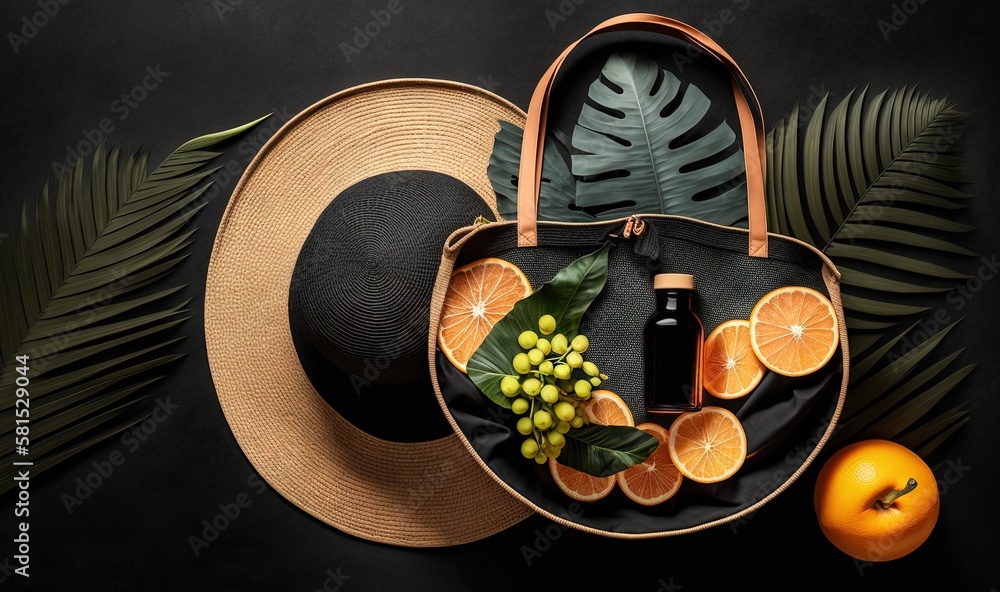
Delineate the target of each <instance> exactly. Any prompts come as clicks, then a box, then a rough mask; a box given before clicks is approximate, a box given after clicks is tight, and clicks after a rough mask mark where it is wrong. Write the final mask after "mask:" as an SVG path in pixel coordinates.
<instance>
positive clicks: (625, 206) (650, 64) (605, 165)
mask: <svg viewBox="0 0 1000 592" xmlns="http://www.w3.org/2000/svg"><path fill="white" fill-rule="evenodd" d="M711 105H712V102H711V101H710V100H709V99H708V97H706V96H705V94H704V93H702V92H701V90H699V89H698V88H697V87H696V86H694V85H692V84H687V85H684V84H682V83H681V81H680V79H678V78H677V77H676V76H675V75H674V74H673V73H671V72H669V71H666V70H664V69H662V68H661V67H660V66H659V65H658V64H657V63H656V61H654V60H653V59H652V58H650V57H648V56H646V55H643V54H638V53H631V52H630V53H615V54H612V55H611V57H610V58H608V61H607V63H606V64H605V66H604V69H603V70H602V72H601V76H600V77H599V78H598V79H597V80H595V81H594V82H593V83H592V84H591V85H590V89H589V101H587V102H586V103H585V104H584V105H583V108H582V109H581V111H580V117H579V120H578V122H577V125H576V127H575V128H574V130H573V148H574V150H575V152H574V154H573V156H572V163H573V166H572V170H573V174H574V175H576V176H577V177H578V178H579V181H578V182H577V186H576V203H577V205H578V206H580V207H582V208H591V207H596V206H602V207H607V206H611V205H613V204H621V205H620V206H619V207H612V208H610V209H605V210H603V211H602V212H601V213H600V214H599V217H601V218H605V219H607V218H616V217H621V216H626V215H629V214H634V213H662V214H675V215H680V216H690V217H693V218H699V219H702V220H706V221H709V222H715V223H719V224H732V223H734V222H736V221H738V220H740V219H741V218H744V217H745V216H746V186H745V184H744V183H743V182H742V176H743V174H744V172H745V170H744V162H743V152H742V151H741V150H739V149H738V148H736V146H735V144H736V134H735V133H734V132H733V130H732V128H730V127H729V125H727V124H725V123H720V124H719V125H717V126H716V127H715V128H714V129H712V130H711V131H708V132H707V133H704V134H703V135H700V136H697V135H696V134H698V133H699V131H698V130H697V128H698V126H699V124H702V123H703V120H704V118H705V116H706V114H707V113H708V111H709V109H710V107H711ZM692 135H696V137H693V138H692V137H691V136H692ZM713 191H715V192H719V193H718V195H715V196H711V193H712V192H713ZM696 198H698V199H696Z"/></svg>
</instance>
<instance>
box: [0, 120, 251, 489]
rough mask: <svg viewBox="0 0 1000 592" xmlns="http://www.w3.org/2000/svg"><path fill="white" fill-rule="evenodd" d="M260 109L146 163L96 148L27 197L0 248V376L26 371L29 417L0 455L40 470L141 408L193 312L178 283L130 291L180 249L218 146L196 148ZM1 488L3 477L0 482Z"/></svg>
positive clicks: (0, 413)
mask: <svg viewBox="0 0 1000 592" xmlns="http://www.w3.org/2000/svg"><path fill="white" fill-rule="evenodd" d="M262 120H263V118H261V119H258V120H257V121H253V122H250V123H248V124H246V125H242V126H239V127H237V128H234V129H230V130H226V131H222V132H218V133H215V134H210V135H207V136H202V137H200V138H196V139H194V140H191V141H189V142H187V143H186V144H184V145H183V146H181V147H180V148H178V149H177V150H175V151H174V152H173V153H172V154H170V155H169V156H168V157H167V158H166V159H165V160H164V161H163V162H162V163H161V164H160V166H158V167H157V168H156V169H155V170H153V171H152V172H151V173H150V172H149V171H148V169H147V156H146V154H145V153H132V154H126V153H124V152H123V151H122V149H121V148H119V147H112V148H111V149H110V150H109V149H106V148H105V146H103V145H102V146H98V147H97V149H96V150H95V152H94V155H93V156H92V157H91V158H90V160H89V163H87V164H85V163H84V162H81V163H80V164H79V165H77V166H76V167H75V168H74V169H72V170H70V169H67V170H65V171H64V172H63V174H62V177H61V178H60V179H59V184H58V189H57V191H56V192H55V196H54V199H53V196H52V194H51V192H50V189H49V186H48V185H46V186H45V188H44V189H43V190H42V192H41V195H40V196H39V197H38V199H37V200H34V207H29V204H28V203H27V202H26V203H25V205H24V208H23V210H22V212H21V216H20V225H19V227H17V228H12V229H11V235H12V236H11V239H10V240H9V241H7V242H6V243H5V248H4V249H3V250H2V251H0V280H2V282H0V357H2V359H3V368H2V370H0V382H2V383H3V384H7V385H10V384H14V383H15V379H16V377H17V376H18V375H19V369H21V368H25V367H26V368H27V370H26V373H27V375H28V379H29V386H28V394H29V395H30V399H29V400H30V408H29V409H30V411H31V418H32V420H33V421H32V423H31V430H30V444H29V446H28V450H29V454H28V455H26V456H18V457H14V455H13V454H9V455H7V456H5V457H4V461H5V463H6V464H5V466H11V462H8V461H13V460H27V461H31V462H33V463H34V465H33V472H34V473H38V472H40V471H41V470H43V469H47V468H50V467H52V466H55V465H57V464H58V463H59V462H62V461H63V460H65V459H67V458H70V457H71V456H72V455H73V454H76V453H77V452H80V451H82V450H85V449H86V448H87V447H89V446H91V445H93V444H96V443H97V442H99V441H101V440H103V439H104V438H106V437H109V436H111V435H113V434H116V433H118V432H120V431H121V430H122V429H124V428H125V427H127V426H128V425H131V423H133V422H134V421H136V419H137V418H141V417H144V414H143V412H141V411H140V412H139V413H125V411H127V410H130V409H133V408H134V407H135V406H136V405H137V404H138V403H139V402H140V401H141V400H142V399H143V398H144V397H146V396H148V395H147V394H146V393H145V389H146V387H148V386H149V385H150V384H152V383H154V382H155V381H156V380H158V379H160V378H162V376H163V374H162V371H163V370H164V369H165V367H166V366H167V365H169V364H171V363H173V362H175V361H176V360H178V359H179V358H180V357H181V355H180V354H167V353H165V351H164V350H167V349H169V348H170V347H171V345H172V344H174V343H175V342H176V341H177V338H174V337H172V336H171V334H170V332H169V331H168V330H169V329H172V328H174V327H176V326H177V325H178V324H180V323H182V322H183V321H185V320H187V319H188V318H189V317H190V315H189V314H188V311H186V310H184V308H183V307H184V306H186V304H187V301H183V302H181V303H178V302H176V300H175V299H174V298H173V296H174V295H175V294H176V293H177V292H178V291H179V290H180V289H181V288H182V287H183V286H171V287H168V288H164V289H156V290H153V291H151V292H150V291H148V290H147V291H146V293H143V294H142V295H138V296H136V295H135V293H136V292H138V291H139V290H140V289H141V288H147V287H150V286H152V285H153V284H155V283H158V282H160V281H162V280H163V279H164V278H165V277H166V276H167V275H168V274H169V273H170V272H171V271H173V270H174V269H175V268H176V267H177V266H178V265H179V264H180V263H181V262H182V261H183V260H184V259H185V258H186V257H187V256H188V247H189V246H190V245H191V242H192V240H193V234H194V229H193V228H191V227H190V226H189V225H190V222H191V220H192V219H193V217H194V216H195V215H196V214H197V213H198V211H200V210H201V208H202V207H203V206H204V203H198V198H199V197H201V195H202V193H203V192H204V191H205V189H206V188H207V187H208V185H209V184H210V183H209V184H206V183H204V181H205V180H206V178H207V177H208V176H209V175H211V174H212V173H213V172H214V171H215V170H218V169H217V168H211V167H210V166H209V164H210V163H211V162H212V161H213V160H214V159H215V158H216V157H218V156H219V155H220V154H221V153H220V152H214V151H209V150H207V149H209V148H213V147H215V146H217V145H218V144H220V143H221V142H224V141H226V140H229V139H231V138H233V137H235V136H237V135H239V134H242V133H243V132H245V131H247V130H249V129H250V128H252V127H253V126H255V125H256V124H257V123H259V122H260V121H262ZM130 296H131V297H130ZM25 362H26V363H25ZM20 372H21V373H23V372H25V371H23V370H22V371H20ZM152 373H155V374H152ZM22 394H23V393H22ZM17 400H18V395H17V393H16V391H15V390H14V389H2V390H0V432H2V433H0V437H2V438H5V439H9V440H10V441H13V440H14V433H13V432H14V430H15V426H16V421H15V420H16V413H15V405H16V401H17ZM19 408H23V407H19ZM12 485H13V481H11V480H10V479H4V480H3V482H2V484H0V493H2V492H5V491H8V490H10V488H11V486H12Z"/></svg>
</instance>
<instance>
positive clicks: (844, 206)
mask: <svg viewBox="0 0 1000 592" xmlns="http://www.w3.org/2000/svg"><path fill="white" fill-rule="evenodd" d="M829 105H830V102H829V95H827V96H824V97H822V100H821V101H820V103H819V104H818V106H817V107H816V109H815V111H814V112H813V113H812V114H811V115H810V116H808V117H800V113H799V110H798V106H796V107H795V108H793V109H792V111H791V114H790V115H789V116H788V117H787V118H785V119H784V120H782V121H781V122H779V123H778V125H777V126H776V128H775V129H774V130H773V131H772V132H771V133H769V134H768V136H767V158H768V172H767V191H768V198H769V204H768V218H769V220H768V225H769V228H770V229H771V230H774V231H777V232H780V233H782V234H786V235H789V236H793V237H795V238H798V239H801V240H803V241H806V242H808V243H810V244H812V245H814V246H816V247H817V248H819V249H821V250H823V251H824V253H826V255H827V256H829V257H830V259H831V260H832V261H833V262H834V263H835V264H836V265H837V267H838V269H839V270H840V272H841V274H842V277H841V284H842V289H843V304H844V312H845V317H846V321H847V329H848V334H849V345H850V354H851V376H850V386H849V388H848V396H847V402H846V404H845V408H844V410H843V413H842V416H841V420H840V422H839V424H838V431H837V433H836V434H835V436H834V440H833V441H834V442H836V443H845V442H847V441H848V440H851V439H861V438H871V437H879V438H887V439H898V440H899V441H901V442H906V443H907V445H909V446H911V447H912V448H914V449H915V450H917V451H918V452H919V453H920V454H923V455H927V454H929V453H930V452H931V451H933V450H934V449H935V448H936V447H937V446H938V445H940V444H941V443H942V442H943V441H944V440H945V439H946V438H947V436H948V435H950V434H952V433H954V431H955V430H957V429H958V427H960V425H962V424H963V423H964V422H966V421H968V420H969V417H968V416H967V415H966V413H965V412H963V410H962V406H961V405H960V406H958V407H955V408H953V409H952V410H950V411H948V412H946V413H945V414H943V415H941V416H938V417H936V418H932V419H930V420H926V422H925V423H924V424H923V425H921V426H917V425H916V424H917V422H919V421H920V420H921V419H922V418H924V416H925V415H927V414H928V413H929V412H930V411H931V410H932V408H934V407H935V405H936V404H937V403H938V402H939V401H941V400H942V398H943V397H944V396H945V395H946V394H948V393H949V392H950V391H952V390H953V389H954V388H955V387H956V386H957V385H958V383H959V382H960V381H961V380H962V379H963V378H965V377H966V376H967V375H968V374H969V372H970V371H971V370H972V368H973V367H974V366H975V365H974V364H973V365H966V366H964V367H961V368H959V369H957V370H952V369H951V365H952V362H954V360H955V359H956V358H957V357H958V354H959V353H961V352H960V351H959V352H955V353H952V354H949V355H947V356H944V357H943V358H941V359H940V360H938V361H936V362H935V361H934V360H935V357H936V356H935V354H937V353H938V352H937V349H938V347H939V345H940V344H941V343H942V342H943V341H944V338H945V337H946V336H947V335H948V333H949V332H950V331H952V330H953V328H954V327H955V325H956V324H957V323H958V322H959V321H960V320H961V319H960V318H955V317H954V313H955V312H957V311H958V310H960V308H961V307H959V306H955V305H954V303H953V302H952V300H953V299H955V298H958V299H959V300H961V297H960V296H959V295H960V294H961V292H960V291H959V290H956V288H957V287H958V284H959V283H960V282H961V283H964V281H965V280H966V279H967V278H969V277H971V276H970V275H968V274H967V273H965V272H964V271H963V270H962V267H964V266H965V265H964V264H965V263H966V262H968V260H969V258H970V257H972V256H974V255H975V254H974V253H973V252H971V251H969V250H968V249H967V248H965V247H964V246H962V244H961V238H962V237H963V236H964V235H965V233H967V232H968V231H970V230H972V227H970V226H968V225H965V224H963V223H961V222H959V221H956V220H954V214H955V213H956V212H959V211H961V210H962V209H963V208H965V207H966V206H967V204H968V202H969V198H970V195H969V194H967V193H965V192H963V191H962V190H961V185H963V183H964V176H963V172H962V167H961V165H962V160H961V157H960V155H959V148H960V142H959V140H960V136H961V132H962V129H963V121H962V120H963V114H962V113H960V112H958V111H957V110H956V109H955V108H954V106H953V105H952V104H951V103H950V102H949V101H947V100H944V99H934V98H931V97H929V96H927V95H926V94H922V93H919V92H917V91H916V89H915V88H905V87H904V88H901V89H896V90H894V91H892V92H889V91H883V92H881V93H878V94H875V95H874V96H870V95H869V91H868V89H867V88H865V89H862V90H861V91H852V92H851V93H849V94H848V95H847V96H846V97H845V98H844V99H842V100H841V101H840V102H839V103H837V104H836V106H834V107H833V108H832V109H831V108H829ZM805 119H807V120H808V124H807V125H806V126H805V128H804V130H803V129H802V128H801V127H800V125H799V123H800V121H802V120H805ZM953 290H954V291H953ZM942 301H944V302H942ZM945 303H948V306H943V305H944V304H945Z"/></svg>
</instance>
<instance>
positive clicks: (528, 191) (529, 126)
mask: <svg viewBox="0 0 1000 592" xmlns="http://www.w3.org/2000/svg"><path fill="white" fill-rule="evenodd" d="M625 30H638V31H650V32H654V33H665V34H667V35H669V36H671V37H675V38H677V39H681V40H683V41H687V42H689V43H691V44H693V45H696V46H698V47H700V48H701V49H703V50H704V51H706V52H707V53H708V54H709V55H712V56H713V57H715V58H716V59H717V60H719V61H720V62H721V63H722V64H723V65H724V66H725V67H726V69H727V70H728V71H729V73H730V75H731V76H732V84H733V94H734V95H735V98H736V110H737V113H738V114H739V120H740V130H741V133H742V136H743V154H744V156H745V158H746V186H747V214H748V216H747V217H748V220H749V227H750V232H749V239H750V246H749V254H750V256H752V257H767V210H766V205H765V193H764V171H765V170H766V166H765V163H766V162H767V161H766V158H765V144H764V118H763V115H762V114H761V110H760V103H759V102H758V101H757V96H756V95H755V94H754V92H753V88H751V87H750V83H749V81H748V80H747V78H746V76H745V75H744V74H743V72H742V71H741V70H740V68H739V66H737V65H736V62H735V61H734V60H733V58H732V57H731V56H730V55H729V54H728V53H726V51H725V50H723V49H722V48H721V47H719V45H718V44H716V43H715V42H714V41H712V40H711V39H710V38H709V37H708V36H707V35H705V34H704V33H702V32H701V31H699V30H697V29H695V28H694V27H692V26H690V25H688V24H685V23H682V22H680V21H677V20H674V19H671V18H667V17H664V16H659V15H656V14H645V13H634V14H624V15H621V16H617V17H614V18H610V19H608V20H606V21H604V22H603V23H601V24H599V25H597V26H596V27H594V28H593V29H592V30H591V31H590V32H588V33H587V34H586V35H584V36H583V37H581V38H580V39H578V40H576V41H575V42H573V44H571V45H570V46H569V47H567V48H566V49H565V50H564V51H563V52H562V54H560V55H559V57H558V58H556V60H555V61H554V62H553V63H552V65H551V66H549V69H548V70H546V71H545V74H543V75H542V77H541V79H540V80H539V81H538V85H537V86H536V87H535V92H534V94H532V96H531V103H530V104H529V106H528V118H527V121H526V122H525V126H524V141H523V143H522V144H521V164H520V169H519V173H518V179H519V181H518V184H517V234H518V239H517V243H518V246H519V247H533V246H536V245H537V244H538V234H537V226H538V225H537V220H538V192H539V190H540V187H541V185H540V184H541V179H542V151H543V150H544V147H545V124H546V113H547V111H548V107H549V95H550V93H551V91H552V84H553V81H554V79H555V77H556V73H557V72H558V71H559V68H560V67H561V66H562V64H563V62H564V61H565V60H566V58H567V56H569V54H570V52H572V51H573V49H574V48H576V46H577V45H579V44H580V43H581V42H582V41H583V40H585V39H587V38H589V37H593V36H594V35H598V34H600V33H607V32H612V31H625Z"/></svg>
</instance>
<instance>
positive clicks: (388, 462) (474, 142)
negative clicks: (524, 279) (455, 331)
mask: <svg viewBox="0 0 1000 592" xmlns="http://www.w3.org/2000/svg"><path fill="white" fill-rule="evenodd" d="M524 118H525V115H524V113H523V111H521V110H520V109H518V108H517V107H516V106H515V105H513V104H511V103H510V102H508V101H506V100H504V99H502V98H500V97H498V96H496V95H494V94H492V93H489V92H487V91H485V90H483V89H479V88H477V87H474V86H470V85H465V84H461V83H456V82H450V81H441V80H429V79H395V80H386V81H381V82H375V83H371V84H365V85H361V86H358V87H353V88H350V89H347V90H344V91H342V92H339V93H337V94H335V95H332V96H330V97H328V98H326V99H324V100H322V101H319V102H318V103H316V104H314V105H312V106H310V107H309V108H307V109H305V110H304V111H303V112H301V113H299V114H298V115H296V116H295V117H294V118H293V119H291V120H290V121H289V122H288V123H286V124H285V125H284V126H283V127H282V128H281V129H280V130H278V131H277V132H276V133H275V134H274V136H273V137H272V138H271V139H270V140H269V141H268V142H267V143H266V144H265V145H264V146H263V147H262V148H261V150H260V151H259V153H258V154H257V155H256V157H255V158H254V160H253V161H252V162H251V163H250V165H249V166H248V168H247V170H246V172H245V173H244V174H243V176H242V178H241V179H240V181H239V183H238V185H237V186H236V188H235V189H234V191H233V195H232V197H231V199H230V202H229V204H228V206H227V208H226V211H225V213H224V215H223V219H222V222H221V225H220V227H219V230H218V233H217V235H216V239H215V244H214V246H213V250H212V255H211V259H210V261H209V265H208V276H207V282H206V294H205V339H206V347H207V353H208V362H209V367H210V370H211V373H212V378H213V381H214V383H215V388H216V393H217V396H218V398H219V402H220V404H221V407H222V410H223V412H224V414H225V417H226V420H227V422H228V424H229V426H230V428H231V430H232V432H233V434H234V436H235V438H236V441H237V442H238V444H239V446H240V448H241V449H242V450H243V452H244V453H245V454H246V456H247V458H248V459H249V461H250V463H251V464H252V465H253V466H254V468H255V469H256V470H257V471H258V472H259V474H260V476H261V477H262V478H263V479H264V480H266V481H267V482H268V484H270V485H271V486H272V487H273V488H274V489H275V490H276V491H278V492H279V493H280V494H281V495H282V496H284V497H285V498H286V499H288V500H289V501H290V502H291V503H293V504H295V505H296V506H298V507H299V508H301V509H302V510H304V511H305V512H307V513H308V514H311V515H312V516H314V517H316V518H317V519H319V520H321V521H323V522H325V523H327V524H329V525H331V526H333V527H335V528H337V529H339V530H342V531H344V532H346V533H349V534H352V535H354V536H357V537H361V538H364V539H368V540H372V541H377V542H382V543H388V544H393V545H400V546H412V547H434V546H449V545H457V544H463V543H467V542H471V541H475V540H479V539H482V538H486V537H488V536H491V535H493V534H496V533H498V532H500V531H502V530H505V529H506V528H508V527H510V526H512V525H514V524H516V523H518V522H520V521H522V520H524V519H525V518H527V517H528V516H529V515H531V514H532V510H531V509H530V508H528V507H527V506H526V505H525V504H523V503H522V502H521V501H520V500H518V499H516V498H515V497H514V496H512V495H510V494H509V493H508V492H507V491H505V490H504V488H502V487H501V486H500V485H499V484H497V483H496V482H495V481H494V480H493V479H492V478H491V477H490V476H489V475H488V474H487V473H486V472H485V471H483V470H482V468H481V467H480V466H479V465H478V464H477V462H476V461H475V460H474V459H473V457H472V456H471V455H470V454H469V452H468V450H467V449H466V448H465V446H464V445H463V444H462V442H461V441H460V439H459V437H458V436H457V435H456V434H450V435H448V436H445V437H443V438H439V439H435V440H431V441H426V442H411V443H408V442H393V441H389V440H384V439H380V438H377V437H374V436H372V435H371V434H368V433H366V432H364V431H363V430H361V429H359V428H358V427H356V426H355V425H353V424H351V423H350V422H349V421H347V420H346V419H344V417H342V416H341V415H340V414H338V413H337V412H336V410H335V409H333V408H332V407H331V406H330V405H329V404H328V403H327V402H326V401H325V400H324V399H323V398H322V397H321V396H320V394H319V393H318V392H317V391H316V389H315V388H314V386H313V384H312V383H311V382H310V380H309V378H308V376H307V375H306V373H305V371H304V369H303V367H302V365H301V363H300V362H299V359H298V357H297V355H296V348H295V345H294V343H293V337H292V332H291V329H290V327H289V320H288V319H289V314H288V291H289V285H290V282H291V278H292V272H293V270H294V267H295V262H296V259H297V256H298V254H299V250H300V249H301V247H302V245H303V243H304V242H305V239H306V237H307V236H308V234H309V231H310V229H311V228H312V226H313V224H314V223H315V221H316V219H317V218H318V217H319V215H320V214H321V213H322V212H323V210H324V209H325V208H326V206H327V205H329V203H330V202H331V200H333V199H334V198H335V197H336V196H337V195H338V194H340V193H341V192H342V191H343V190H344V189H346V188H347V187H349V186H351V185H353V184H354V183H356V182H358V181H360V180H362V179H364V178H366V177H369V176H371V175H375V174H379V173H384V172H388V171H394V170H407V169H423V170H433V171H438V172H441V173H445V174H449V175H452V176H454V177H456V178H457V179H459V180H461V181H463V182H464V183H466V184H467V185H469V186H470V187H472V188H473V189H474V190H475V191H476V192H477V193H479V195H481V196H482V197H483V199H484V200H486V202H487V203H488V204H490V206H491V208H493V209H494V210H495V208H496V198H495V194H494V192H493V189H492V187H491V185H490V182H489V179H488V178H487V174H486V171H487V164H488V161H489V156H490V153H491V152H492V147H493V136H494V134H495V133H496V131H497V130H498V129H499V125H498V121H499V120H501V119H502V120H507V121H511V122H513V123H516V124H517V125H519V126H523V124H524ZM442 246H443V245H442ZM426 394H427V396H428V397H433V396H434V393H433V392H432V391H429V392H428V393H426ZM351 395H352V396H353V393H351ZM419 395H420V394H419V393H415V395H414V396H419Z"/></svg>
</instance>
